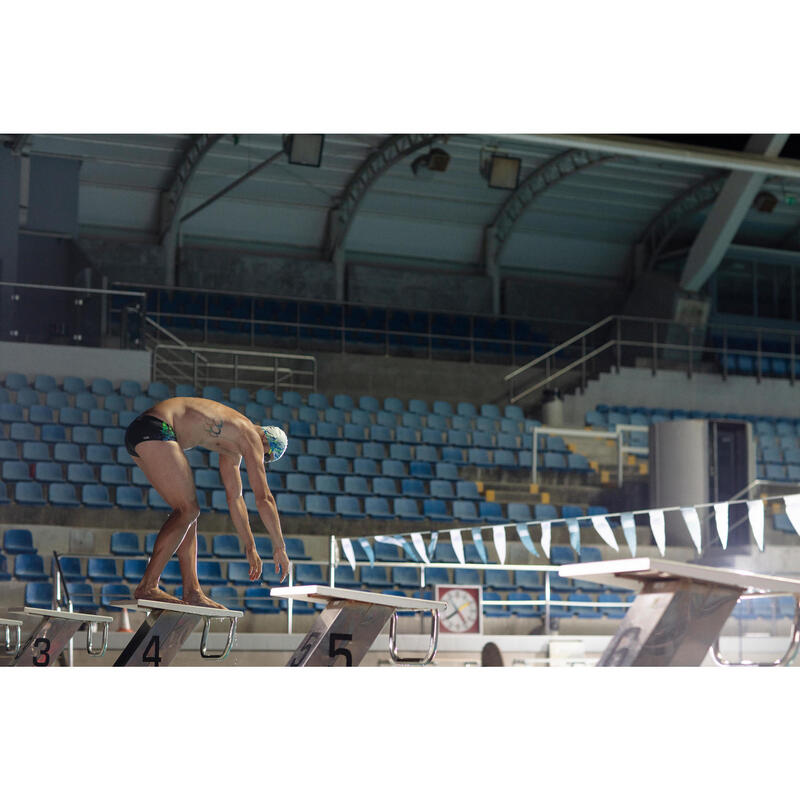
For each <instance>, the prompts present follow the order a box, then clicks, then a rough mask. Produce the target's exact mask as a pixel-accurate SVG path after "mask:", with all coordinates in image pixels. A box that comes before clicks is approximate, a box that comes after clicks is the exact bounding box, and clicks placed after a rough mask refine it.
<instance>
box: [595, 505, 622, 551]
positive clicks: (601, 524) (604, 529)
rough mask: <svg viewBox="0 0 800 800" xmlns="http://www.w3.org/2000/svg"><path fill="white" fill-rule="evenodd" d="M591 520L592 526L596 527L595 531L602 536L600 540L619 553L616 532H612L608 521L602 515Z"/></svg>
mask: <svg viewBox="0 0 800 800" xmlns="http://www.w3.org/2000/svg"><path fill="white" fill-rule="evenodd" d="M591 520H592V525H594V529H595V530H596V531H597V532H598V533H599V534H600V538H601V539H602V540H603V541H604V542H605V543H606V544H607V545H608V546H609V547H613V548H614V549H615V550H616V551H617V552H619V545H618V544H617V539H616V537H615V536H614V531H612V530H611V526H610V525H609V524H608V520H607V519H606V518H605V517H604V516H602V515H600V514H598V515H597V516H594V517H591Z"/></svg>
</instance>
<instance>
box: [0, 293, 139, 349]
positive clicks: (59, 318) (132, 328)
mask: <svg viewBox="0 0 800 800" xmlns="http://www.w3.org/2000/svg"><path fill="white" fill-rule="evenodd" d="M0 298H2V309H3V312H2V314H0V317H2V319H3V324H2V328H0V339H2V340H4V341H17V342H32V343H42V344H71V345H85V346H90V347H91V346H100V345H102V344H103V343H104V340H105V337H106V336H107V335H108V334H109V312H110V309H111V308H112V307H115V308H116V311H117V317H118V321H119V325H118V327H117V331H116V333H117V335H118V336H119V346H120V348H122V349H140V348H141V347H143V343H142V340H141V326H142V319H143V315H144V309H145V304H146V302H147V295H146V294H145V292H142V291H138V290H130V291H123V290H120V289H90V288H88V287H76V286H50V285H46V284H38V283H18V282H10V281H0Z"/></svg>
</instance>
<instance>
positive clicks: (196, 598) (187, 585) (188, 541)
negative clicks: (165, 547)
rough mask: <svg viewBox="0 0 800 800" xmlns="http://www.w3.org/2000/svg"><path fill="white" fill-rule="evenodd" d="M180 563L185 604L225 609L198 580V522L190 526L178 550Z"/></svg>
mask: <svg viewBox="0 0 800 800" xmlns="http://www.w3.org/2000/svg"><path fill="white" fill-rule="evenodd" d="M178 563H179V564H180V565H181V577H182V578H183V601H184V603H187V604H188V605H190V606H210V607H211V608H225V606H221V605H220V604H219V603H215V602H214V601H213V600H212V599H211V598H210V597H208V596H207V595H206V594H205V593H204V592H203V590H202V589H201V588H200V583H199V581H198V580H197V520H195V521H194V522H193V523H192V524H191V525H190V526H189V530H188V531H187V532H186V536H184V537H183V541H182V542H181V546H180V547H179V548H178Z"/></svg>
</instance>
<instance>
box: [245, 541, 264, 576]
mask: <svg viewBox="0 0 800 800" xmlns="http://www.w3.org/2000/svg"><path fill="white" fill-rule="evenodd" d="M245 555H246V556H247V563H248V564H250V572H249V575H248V577H249V578H250V580H251V581H257V580H258V579H259V578H260V577H261V558H260V556H259V555H258V551H257V550H256V547H255V545H253V546H252V547H247V548H245Z"/></svg>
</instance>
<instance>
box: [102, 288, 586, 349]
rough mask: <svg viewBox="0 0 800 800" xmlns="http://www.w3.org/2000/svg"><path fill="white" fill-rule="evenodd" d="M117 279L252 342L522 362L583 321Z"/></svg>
mask: <svg viewBox="0 0 800 800" xmlns="http://www.w3.org/2000/svg"><path fill="white" fill-rule="evenodd" d="M115 285H116V286H120V287H126V288H133V289H137V290H144V291H146V292H147V293H148V304H147V314H148V315H149V316H150V317H151V318H152V319H154V320H156V321H157V322H159V323H160V324H161V325H165V326H168V327H170V328H171V329H176V328H177V329H181V330H182V332H185V335H186V337H187V338H192V339H195V338H196V339H197V340H198V341H201V342H203V343H206V344H207V343H209V342H210V341H212V340H214V341H218V340H219V338H220V335H224V336H227V337H228V338H231V339H232V340H234V341H241V342H243V343H245V344H247V345H248V346H251V347H254V346H256V345H257V344H259V343H261V342H266V343H267V344H268V345H269V346H274V347H287V348H294V349H300V348H303V347H310V346H313V347H314V348H315V349H320V350H332V351H336V352H343V353H345V352H353V353H375V354H380V355H395V356H414V357H424V358H429V359H436V358H444V359H448V360H465V361H467V360H468V361H478V362H486V363H505V364H517V363H520V362H521V361H523V360H524V359H526V358H530V357H531V356H532V355H536V354H538V353H541V352H543V351H544V350H545V349H546V348H547V347H548V346H549V342H550V341H552V340H556V341H557V340H558V339H560V338H561V337H562V336H564V335H566V334H570V333H572V332H573V331H575V330H576V329H578V328H579V327H580V326H581V325H582V324H583V323H581V322H577V323H576V322H565V321H564V320H561V319H535V320H534V319H530V318H524V317H511V316H499V315H498V316H494V315H491V316H490V315H481V314H471V315H469V314H457V313H453V312H447V311H417V310H409V309H407V308H402V309H401V308H391V307H385V306H370V305H366V304H363V303H348V302H333V301H322V300H313V299H309V298H299V297H285V296H284V297H276V296H272V295H259V294H251V293H248V294H246V295H245V294H242V293H237V292H223V291H212V290H205V289H194V288H189V287H166V286H160V285H155V284H140V283H128V282H124V283H122V282H118V283H116V284H115ZM180 298H185V300H181V299H180ZM115 313H116V312H115V311H114V310H112V316H113V315H114V314H115Z"/></svg>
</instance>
